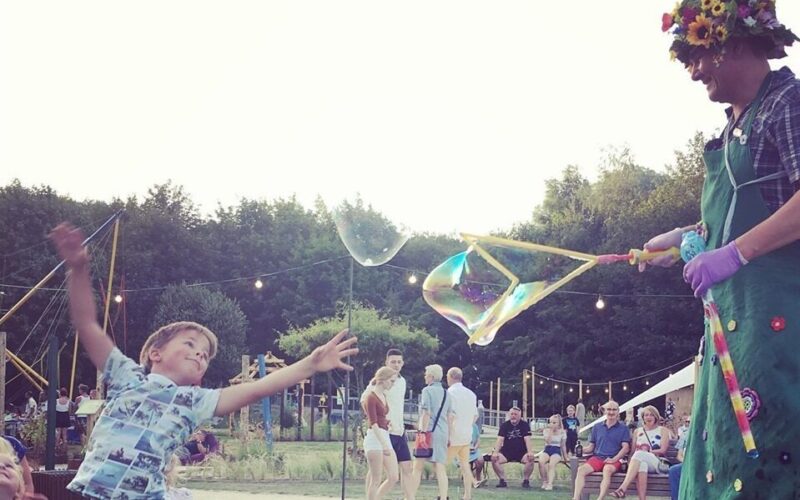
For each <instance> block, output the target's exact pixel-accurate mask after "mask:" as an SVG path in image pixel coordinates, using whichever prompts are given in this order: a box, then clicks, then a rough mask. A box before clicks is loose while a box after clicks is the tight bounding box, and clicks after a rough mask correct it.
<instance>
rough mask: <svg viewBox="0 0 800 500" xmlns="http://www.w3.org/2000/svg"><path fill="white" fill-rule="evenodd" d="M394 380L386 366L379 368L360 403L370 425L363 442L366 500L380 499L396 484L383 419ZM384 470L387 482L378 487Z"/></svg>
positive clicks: (391, 371) (387, 427)
mask: <svg viewBox="0 0 800 500" xmlns="http://www.w3.org/2000/svg"><path fill="white" fill-rule="evenodd" d="M395 380H397V372H396V371H395V370H393V369H391V368H389V367H387V366H383V367H381V368H379V369H378V371H377V372H375V377H373V379H372V381H371V382H370V387H369V388H368V390H367V391H365V393H364V397H363V398H362V401H361V405H362V407H363V408H364V413H366V414H367V422H368V423H369V430H368V431H367V436H366V437H365V438H364V453H365V454H366V455H367V466H368V468H369V470H368V472H367V479H366V485H367V500H377V499H379V498H383V496H384V495H385V494H386V493H388V492H389V490H391V489H392V487H394V485H395V484H396V483H397V480H398V469H397V458H396V457H395V454H394V450H393V449H392V442H391V440H390V439H389V419H388V418H387V417H386V415H387V414H388V413H389V405H388V404H387V402H386V394H385V391H387V390H388V389H390V388H391V387H392V384H394V381H395ZM370 389H371V390H370ZM383 469H386V480H385V481H384V482H383V483H381V475H382V472H383Z"/></svg>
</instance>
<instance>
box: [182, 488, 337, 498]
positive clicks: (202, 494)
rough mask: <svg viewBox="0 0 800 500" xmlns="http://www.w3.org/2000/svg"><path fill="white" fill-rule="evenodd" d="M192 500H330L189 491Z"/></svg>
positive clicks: (295, 496) (296, 496)
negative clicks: (262, 499)
mask: <svg viewBox="0 0 800 500" xmlns="http://www.w3.org/2000/svg"><path fill="white" fill-rule="evenodd" d="M191 491H192V500H255V499H257V498H277V499H279V500H330V499H331V497H311V496H303V495H282V494H278V493H270V492H267V491H265V492H264V493H262V494H258V493H243V492H241V491H223V490H191Z"/></svg>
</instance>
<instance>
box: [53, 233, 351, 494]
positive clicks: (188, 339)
mask: <svg viewBox="0 0 800 500" xmlns="http://www.w3.org/2000/svg"><path fill="white" fill-rule="evenodd" d="M51 239H52V240H53V242H54V243H55V245H56V247H57V248H58V252H59V255H60V256H61V258H62V259H64V261H65V262H66V264H67V267H68V269H69V285H68V291H69V299H70V317H71V319H72V323H73V326H74V327H75V330H76V331H77V332H78V335H79V338H80V340H81V343H82V344H83V347H84V348H85V349H86V351H87V353H88V354H89V358H90V359H91V360H92V363H93V364H94V365H95V366H96V367H97V368H98V369H102V370H103V375H104V378H105V380H106V382H107V383H108V403H107V405H106V407H105V409H104V410H103V414H102V415H101V417H100V419H99V420H98V422H97V425H96V426H95V428H94V431H93V432H92V436H91V437H90V439H89V445H88V449H87V454H86V459H85V460H84V461H83V464H82V465H81V467H80V469H79V470H78V473H77V474H76V476H75V479H74V480H73V481H72V482H71V483H70V484H69V486H68V488H69V489H70V490H71V491H74V492H76V493H80V494H82V495H84V496H87V497H91V498H103V499H105V498H111V497H114V498H123V497H124V498H128V499H138V498H142V499H144V498H163V497H164V495H165V481H164V469H165V468H166V467H167V465H168V464H169V462H170V460H171V457H172V454H173V452H174V451H175V450H176V449H177V448H178V447H179V446H180V445H181V444H183V443H184V442H186V441H187V440H188V438H189V435H190V434H191V432H192V431H193V430H194V429H195V428H197V427H198V426H199V424H200V423H201V422H202V421H204V420H208V419H210V418H211V417H212V416H221V415H226V414H228V413H231V412H233V411H235V410H237V409H239V408H241V407H243V406H245V405H249V404H251V403H254V402H256V401H258V400H260V399H261V398H263V397H265V396H269V395H271V394H275V393H277V392H278V391H280V390H282V389H284V388H285V387H289V386H292V385H294V384H296V383H297V382H298V381H300V380H303V379H305V378H308V377H310V376H311V375H313V374H314V373H315V372H318V371H328V370H332V369H335V368H340V369H345V370H352V369H353V368H352V367H351V366H349V365H347V364H345V363H344V362H343V361H342V358H344V357H346V356H349V355H353V354H356V353H357V352H358V349H356V348H353V347H352V345H353V344H354V343H355V341H356V339H355V337H353V338H350V339H347V340H342V339H343V338H344V336H345V335H346V334H347V330H343V331H341V332H339V333H338V334H337V335H335V336H334V337H333V338H332V339H331V340H330V341H329V342H328V343H327V344H325V345H324V346H321V347H318V348H317V349H315V350H314V351H313V352H312V353H311V354H310V355H309V356H308V357H306V358H304V359H302V360H300V361H298V362H297V363H295V364H293V365H291V366H288V367H286V368H284V369H282V370H280V371H278V372H275V373H273V374H271V375H270V376H269V377H264V378H262V379H260V380H258V381H256V382H253V383H250V384H239V385H236V386H232V387H227V388H225V389H221V390H211V389H203V388H201V387H200V383H201V381H202V378H203V375H204V374H205V372H206V369H207V368H208V363H209V361H210V360H211V359H212V358H213V357H214V355H215V354H216V350H217V337H216V336H215V335H214V334H213V333H212V332H211V331H210V330H208V329H207V328H205V327H204V326H202V325H199V324H197V323H192V322H188V321H187V322H178V323H172V324H170V325H167V326H164V327H162V328H160V329H159V330H157V331H156V332H155V333H153V334H152V335H150V337H149V338H148V339H147V340H146V341H145V344H144V346H143V347H142V352H141V354H140V362H141V366H140V365H137V364H136V363H135V362H134V361H133V360H131V359H129V358H127V357H125V356H124V355H123V354H122V353H121V352H120V351H119V349H117V348H116V347H114V344H113V343H112V342H111V339H110V338H108V336H106V335H105V334H104V333H103V330H102V329H101V327H100V325H99V324H98V322H97V314H96V309H95V303H94V298H93V295H92V287H91V282H90V277H89V254H88V252H87V251H86V249H85V248H84V247H83V246H82V245H81V241H82V240H83V234H82V233H81V232H80V231H79V230H76V229H74V228H73V227H72V226H70V225H68V224H61V225H59V226H58V227H57V228H55V229H54V230H53V232H52V233H51Z"/></svg>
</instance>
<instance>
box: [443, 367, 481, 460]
mask: <svg viewBox="0 0 800 500" xmlns="http://www.w3.org/2000/svg"><path fill="white" fill-rule="evenodd" d="M447 394H448V395H449V396H451V398H450V401H451V405H452V410H453V413H454V414H455V418H454V420H453V434H452V435H451V436H450V446H466V445H468V444H469V443H470V441H471V440H472V423H473V422H475V418H476V417H477V416H478V404H477V403H478V398H477V397H475V393H474V392H472V391H471V390H469V389H467V388H466V387H464V384H462V383H460V382H459V383H457V384H453V385H451V386H450V387H449V388H448V389H447Z"/></svg>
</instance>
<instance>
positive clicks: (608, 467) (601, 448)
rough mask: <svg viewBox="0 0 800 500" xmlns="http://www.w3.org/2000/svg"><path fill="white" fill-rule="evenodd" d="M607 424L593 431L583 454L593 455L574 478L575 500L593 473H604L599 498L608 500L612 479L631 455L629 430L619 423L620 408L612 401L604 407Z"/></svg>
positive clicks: (596, 426)
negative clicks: (623, 458)
mask: <svg viewBox="0 0 800 500" xmlns="http://www.w3.org/2000/svg"><path fill="white" fill-rule="evenodd" d="M603 409H604V410H605V416H606V420H605V422H601V423H599V424H597V425H595V426H594V427H592V435H591V437H590V438H589V444H588V445H586V446H585V447H584V448H583V453H584V455H585V454H588V453H594V454H593V456H591V457H589V459H588V460H586V463H585V464H583V465H581V466H580V467H578V475H577V477H576V478H575V492H574V494H573V497H572V498H573V500H578V498H580V496H581V493H582V492H583V485H584V483H585V482H586V476H587V475H589V474H591V473H592V472H599V471H603V480H602V482H601V483H600V494H599V495H598V496H597V498H605V497H606V493H608V488H609V486H611V475H612V474H614V473H615V472H616V471H618V470H619V469H620V467H621V466H622V463H621V462H620V460H621V459H622V457H624V456H625V455H627V454H628V450H630V447H631V434H630V432H629V431H628V428H627V427H626V426H625V424H623V423H622V422H620V421H619V404H618V403H617V402H616V401H613V400H611V401H609V402H608V403H606V404H605V405H603Z"/></svg>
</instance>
